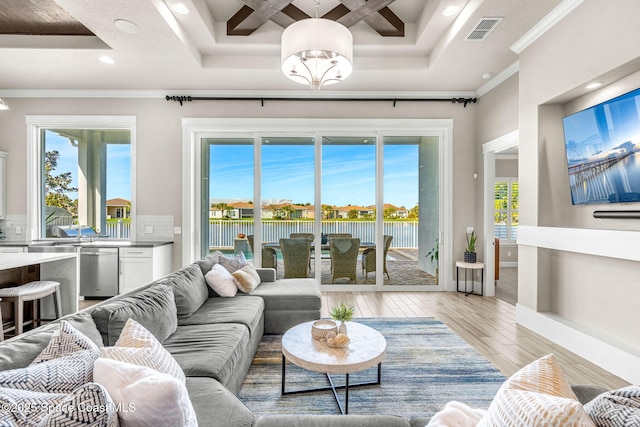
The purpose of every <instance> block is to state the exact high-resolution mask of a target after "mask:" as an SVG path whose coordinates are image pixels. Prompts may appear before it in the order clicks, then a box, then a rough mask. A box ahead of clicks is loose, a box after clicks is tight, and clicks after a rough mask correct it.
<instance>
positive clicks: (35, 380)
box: [0, 350, 98, 393]
mask: <svg viewBox="0 0 640 427" xmlns="http://www.w3.org/2000/svg"><path fill="white" fill-rule="evenodd" d="M97 357H98V355H97V354H96V352H94V351H93V350H81V351H76V352H75V353H72V354H69V355H66V356H62V357H58V358H57V359H52V360H47V361H45V362H42V363H36V364H34V365H29V366H27V367H26V368H20V369H11V370H8V371H2V372H0V387H6V388H14V389H21V390H32V391H42V392H49V393H71V392H72V391H73V390H75V389H76V388H77V387H80V386H81V385H83V384H86V383H88V382H91V381H92V380H93V362H95V360H96V359H97Z"/></svg>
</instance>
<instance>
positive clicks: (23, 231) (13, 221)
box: [0, 215, 28, 242]
mask: <svg viewBox="0 0 640 427" xmlns="http://www.w3.org/2000/svg"><path fill="white" fill-rule="evenodd" d="M0 230H2V235H1V236H4V240H3V241H4V242H24V241H26V240H28V239H27V236H28V234H27V216H26V215H7V216H6V217H5V219H0ZM0 238H1V237H0Z"/></svg>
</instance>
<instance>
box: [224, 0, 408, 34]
mask: <svg viewBox="0 0 640 427" xmlns="http://www.w3.org/2000/svg"><path fill="white" fill-rule="evenodd" d="M292 1H293V0H242V2H243V3H244V4H245V5H244V6H242V8H241V9H240V10H238V12H236V14H235V15H233V16H232V17H231V19H229V20H228V21H227V35H230V36H248V35H249V34H252V33H253V32H254V31H255V30H257V29H258V28H259V27H260V26H261V25H263V24H265V23H266V22H267V21H269V20H271V21H273V22H275V23H276V24H278V25H280V26H281V27H283V28H286V27H288V26H289V25H291V24H293V23H294V22H296V21H299V20H301V19H307V18H310V16H309V15H307V14H306V13H305V12H303V11H302V10H300V9H298V8H297V7H296V6H294V5H293V4H291V3H292ZM393 1H394V0H340V2H341V3H340V4H339V5H338V6H336V7H335V8H333V9H332V10H330V11H329V12H328V13H326V14H325V15H324V16H323V18H325V19H331V20H333V21H338V22H339V23H341V24H342V25H344V26H346V27H350V26H352V25H355V24H357V23H358V22H360V21H364V22H366V23H367V25H369V26H370V27H371V28H373V29H374V30H376V31H377V32H378V33H379V34H380V35H381V36H384V37H403V36H404V22H402V20H401V19H400V18H399V17H398V16H397V15H396V14H395V13H393V11H391V9H389V8H388V7H387V5H389V4H391V3H393Z"/></svg>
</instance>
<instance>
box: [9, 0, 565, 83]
mask: <svg viewBox="0 0 640 427" xmlns="http://www.w3.org/2000/svg"><path fill="white" fill-rule="evenodd" d="M566 1H567V0H535V1H533V0H368V1H367V0H340V1H338V0H321V1H320V3H319V5H318V7H317V13H318V16H320V17H326V18H328V19H334V20H337V21H338V22H341V23H343V24H344V25H345V26H347V27H348V28H349V30H350V31H351V32H352V34H353V38H354V70H353V73H352V74H351V76H350V77H349V78H348V79H347V80H346V81H345V82H342V83H339V84H336V85H333V86H331V87H330V90H331V91H332V92H397V93H400V92H410V93H418V92H448V93H452V92H461V93H462V92H465V93H469V92H474V91H477V90H478V89H479V88H481V87H483V85H486V84H487V82H490V81H491V79H493V78H495V76H496V75H499V74H500V73H501V72H503V71H504V70H508V69H510V68H513V64H514V63H516V61H517V59H518V55H517V54H516V53H515V52H514V51H513V50H512V49H511V46H512V45H513V44H514V43H515V42H517V41H518V40H519V39H521V38H522V37H523V36H524V35H525V34H526V33H527V32H528V31H529V30H530V29H531V28H533V27H534V26H536V24H538V22H540V21H541V20H543V18H545V17H546V16H547V15H549V14H550V13H552V12H553V11H554V9H555V8H556V7H557V6H559V5H561V4H562V3H563V2H566ZM448 7H457V11H455V12H454V13H453V14H451V15H445V14H443V11H445V9H447V8H448ZM556 10H557V9H556ZM315 16H316V5H315V1H314V0H293V1H291V0H136V1H131V0H109V1H98V0H93V1H82V2H79V1H77V0H4V1H3V6H2V8H0V96H3V95H4V96H7V94H9V95H10V94H11V93H18V92H19V91H20V90H25V89H30V90H32V92H33V90H42V89H47V90H51V89H56V90H62V91H64V90H67V91H69V90H127V91H133V90H157V91H192V92H193V91H233V92H243V91H248V92H252V93H255V92H264V91H273V92H287V91H292V92H300V91H307V90H308V89H307V88H306V87H305V86H303V85H300V84H296V83H294V82H292V81H290V80H289V79H288V78H286V77H285V76H284V75H283V74H282V72H281V71H280V37H281V35H282V31H283V30H284V28H285V27H286V26H287V25H289V24H291V23H292V22H295V21H296V20H299V19H304V18H306V17H315ZM494 18H495V19H494ZM479 25H480V26H481V27H483V26H488V25H491V28H489V29H488V30H487V29H486V28H477V27H478V26H479ZM474 29H476V30H477V31H476V32H474V31H473V30H474ZM470 34H473V36H472V37H471V38H472V39H473V40H468V36H469V35H470ZM101 57H108V58H110V59H111V60H112V63H103V62H102V61H101V60H100V58H101ZM483 75H484V77H488V78H483ZM325 90H326V89H323V91H325Z"/></svg>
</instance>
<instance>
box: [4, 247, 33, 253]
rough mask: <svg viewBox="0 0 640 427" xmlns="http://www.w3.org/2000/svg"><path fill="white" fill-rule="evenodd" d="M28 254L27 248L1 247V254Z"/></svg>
mask: <svg viewBox="0 0 640 427" xmlns="http://www.w3.org/2000/svg"><path fill="white" fill-rule="evenodd" d="M23 252H27V248H26V247H25V246H0V254H21V253H23Z"/></svg>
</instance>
